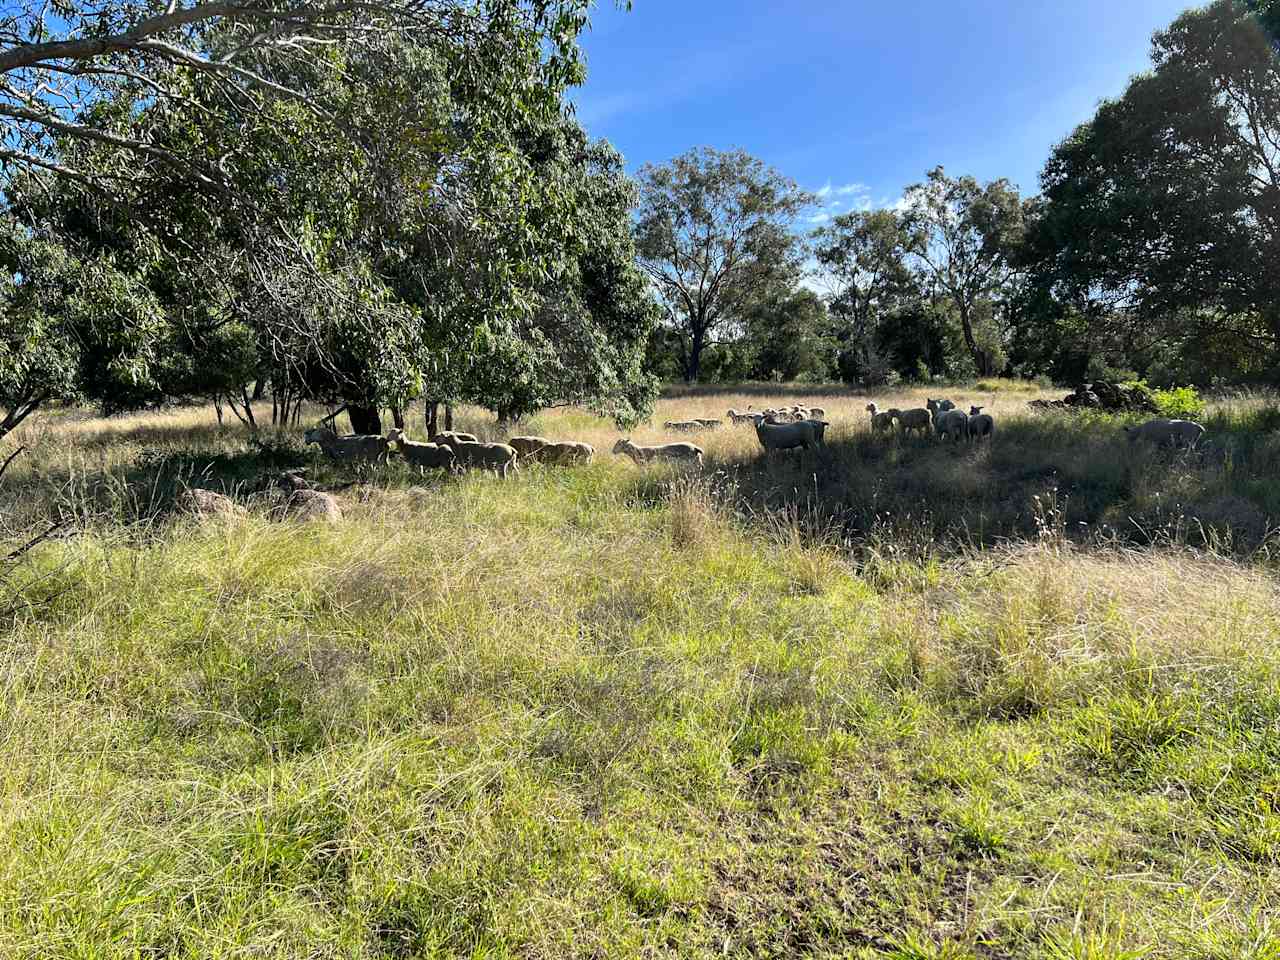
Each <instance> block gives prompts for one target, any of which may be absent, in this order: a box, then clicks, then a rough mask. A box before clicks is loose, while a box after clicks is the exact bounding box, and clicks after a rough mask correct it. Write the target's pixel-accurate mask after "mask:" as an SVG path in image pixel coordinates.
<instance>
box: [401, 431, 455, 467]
mask: <svg viewBox="0 0 1280 960" xmlns="http://www.w3.org/2000/svg"><path fill="white" fill-rule="evenodd" d="M387 442H388V443H390V444H394V445H395V446H396V449H397V450H398V452H399V453H400V456H402V457H404V458H405V460H406V461H407V462H408V463H409V465H410V466H413V467H417V468H418V469H419V470H420V471H421V470H425V469H428V468H431V469H440V468H443V469H445V470H448V469H450V468H452V467H453V461H454V452H453V448H452V447H450V446H449V445H448V444H447V443H415V442H414V441H413V440H410V439H408V438H407V437H406V436H405V434H404V431H403V430H401V429H400V428H399V427H396V428H395V429H394V430H392V431H391V432H390V433H388V434H387Z"/></svg>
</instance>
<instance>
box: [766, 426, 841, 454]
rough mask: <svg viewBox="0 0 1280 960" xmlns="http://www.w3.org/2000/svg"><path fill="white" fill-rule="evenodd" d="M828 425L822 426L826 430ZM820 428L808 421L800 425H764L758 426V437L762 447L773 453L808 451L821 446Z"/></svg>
mask: <svg viewBox="0 0 1280 960" xmlns="http://www.w3.org/2000/svg"><path fill="white" fill-rule="evenodd" d="M825 428H826V424H825V423H824V424H823V425H822V429H824V430H825ZM819 432H820V431H819V428H818V427H817V425H816V424H814V423H811V422H810V421H808V420H802V421H800V422H799V423H769V422H768V421H765V422H763V423H758V424H756V437H757V439H759V441H760V446H762V447H764V448H765V450H766V451H768V452H770V453H772V452H773V451H774V450H791V449H794V448H795V447H802V448H804V449H805V450H808V449H810V448H812V447H817V446H820V445H821V443H822V441H821V440H820V439H819Z"/></svg>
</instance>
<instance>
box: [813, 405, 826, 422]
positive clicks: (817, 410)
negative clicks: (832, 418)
mask: <svg viewBox="0 0 1280 960" xmlns="http://www.w3.org/2000/svg"><path fill="white" fill-rule="evenodd" d="M809 419H810V420H825V419H827V411H826V410H825V409H823V408H822V407H810V408H809Z"/></svg>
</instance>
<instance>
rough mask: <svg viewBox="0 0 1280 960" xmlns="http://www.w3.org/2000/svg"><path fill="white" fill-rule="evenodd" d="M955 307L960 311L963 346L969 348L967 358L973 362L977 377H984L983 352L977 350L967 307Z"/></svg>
mask: <svg viewBox="0 0 1280 960" xmlns="http://www.w3.org/2000/svg"><path fill="white" fill-rule="evenodd" d="M956 306H957V307H959V309H960V329H961V330H962V331H963V332H964V345H965V346H966V347H968V348H969V356H970V358H972V360H973V369H974V370H975V371H976V372H977V374H978V376H982V377H985V376H986V375H987V374H986V371H985V370H984V369H983V368H984V367H985V366H986V362H985V358H984V357H983V351H982V350H981V349H979V347H978V342H977V340H975V339H974V336H973V323H972V322H971V321H970V320H969V307H968V305H967V304H964V303H957V304H956Z"/></svg>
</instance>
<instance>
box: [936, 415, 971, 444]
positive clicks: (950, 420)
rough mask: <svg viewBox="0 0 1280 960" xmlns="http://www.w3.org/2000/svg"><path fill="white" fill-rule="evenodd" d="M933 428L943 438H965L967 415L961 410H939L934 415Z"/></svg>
mask: <svg viewBox="0 0 1280 960" xmlns="http://www.w3.org/2000/svg"><path fill="white" fill-rule="evenodd" d="M933 428H934V430H935V431H937V434H938V436H939V437H943V438H944V439H947V440H967V439H968V437H969V417H968V416H967V415H966V414H965V412H964V411H963V410H939V411H938V412H937V413H936V414H935V416H934V420H933Z"/></svg>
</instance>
